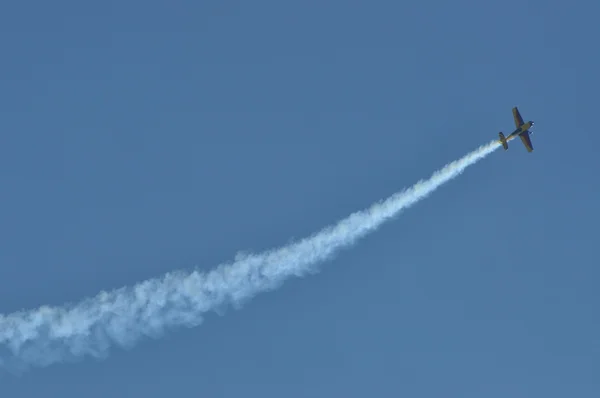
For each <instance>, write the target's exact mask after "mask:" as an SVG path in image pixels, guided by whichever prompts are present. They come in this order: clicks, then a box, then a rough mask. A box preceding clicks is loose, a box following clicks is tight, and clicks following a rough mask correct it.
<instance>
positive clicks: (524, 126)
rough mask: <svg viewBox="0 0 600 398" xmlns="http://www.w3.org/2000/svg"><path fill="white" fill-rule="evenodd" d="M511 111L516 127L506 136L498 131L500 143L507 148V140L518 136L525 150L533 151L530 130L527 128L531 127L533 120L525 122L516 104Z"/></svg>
mask: <svg viewBox="0 0 600 398" xmlns="http://www.w3.org/2000/svg"><path fill="white" fill-rule="evenodd" d="M512 113H513V118H514V119H515V126H516V127H517V129H516V130H515V131H513V132H512V133H511V134H510V135H509V136H508V137H505V136H504V134H502V132H500V133H499V135H500V142H501V143H502V146H503V147H504V150H507V149H508V141H510V140H512V139H513V138H516V137H517V136H519V137H520V138H521V141H523V145H525V148H527V152H531V151H533V145H531V138H530V136H531V131H530V130H529V129H530V128H532V127H533V121H531V120H530V121H528V122H527V123H524V122H523V118H522V117H521V114H520V113H519V110H518V109H517V107H516V106H515V107H514V108H512Z"/></svg>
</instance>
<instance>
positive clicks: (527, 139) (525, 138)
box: [519, 131, 533, 152]
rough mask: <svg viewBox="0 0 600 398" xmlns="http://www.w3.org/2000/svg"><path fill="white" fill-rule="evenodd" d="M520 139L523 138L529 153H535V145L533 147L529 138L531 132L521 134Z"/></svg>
mask: <svg viewBox="0 0 600 398" xmlns="http://www.w3.org/2000/svg"><path fill="white" fill-rule="evenodd" d="M519 137H521V141H523V145H525V148H527V152H531V151H533V145H531V138H529V131H528V132H526V133H523V134H521V135H520V136H519Z"/></svg>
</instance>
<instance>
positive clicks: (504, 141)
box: [498, 132, 508, 150]
mask: <svg viewBox="0 0 600 398" xmlns="http://www.w3.org/2000/svg"><path fill="white" fill-rule="evenodd" d="M498 135H499V136H500V142H501V143H502V146H503V147H504V150H507V149H508V143H507V142H506V137H505V136H504V134H502V132H500V133H498Z"/></svg>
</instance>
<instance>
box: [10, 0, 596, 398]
mask: <svg viewBox="0 0 600 398" xmlns="http://www.w3.org/2000/svg"><path fill="white" fill-rule="evenodd" d="M599 11H600V6H599V5H598V4H597V3H596V2H592V1H589V2H579V3H578V4H577V6H576V7H574V6H573V5H572V4H567V3H564V2H558V1H541V0H540V1H528V2H523V1H512V0H510V1H504V2H497V3H496V4H493V5H492V4H487V3H485V2H475V1H464V0H459V1H456V2H445V1H440V0H436V1H431V2H397V1H369V2H367V1H339V0H335V1H310V0H308V1H302V2H282V1H273V0H271V1H266V0H256V1H253V2H239V1H232V2H212V1H208V2H194V1H180V2H177V3H170V2H166V1H165V2H158V1H146V2H142V1H129V2H127V1H126V2H116V1H105V2H101V3H97V4H94V5H91V4H88V3H85V4H84V3H82V2H75V1H60V0H59V1H55V2H52V3H42V2H38V3H35V4H34V3H32V2H13V3H12V4H10V5H3V6H2V7H1V9H0V30H1V31H2V35H0V48H2V62H1V63H0V127H1V130H0V131H1V136H0V137H1V140H0V184H1V186H2V187H3V189H2V206H1V207H0V224H1V226H2V227H1V228H0V241H1V242H2V245H1V246H0V265H1V266H0V312H1V313H11V312H14V311H17V310H20V309H30V308H36V307H38V306H40V305H45V304H48V305H61V304H63V303H65V302H76V301H79V300H81V299H83V298H85V297H88V296H92V295H95V294H96V293H98V292H100V291H101V290H110V289H113V288H118V287H120V286H123V285H131V284H133V283H136V282H138V281H141V280H144V279H146V278H150V277H157V276H161V275H162V274H164V273H166V272H168V271H171V270H175V269H191V268H193V267H195V266H197V267H198V268H200V269H204V270H210V269H212V268H214V267H215V266H216V265H218V264H219V263H221V262H223V261H228V260H231V259H232V258H233V256H234V255H235V253H236V252H238V251H239V250H249V251H254V252H259V251H262V250H265V249H269V248H272V247H276V246H280V245H283V244H285V243H288V242H289V241H290V239H292V238H301V237H304V236H306V235H308V234H311V233H313V232H315V231H317V230H319V229H321V228H322V227H323V226H325V225H328V224H330V223H333V222H335V221H337V220H338V219H340V218H343V217H345V216H347V215H348V214H349V213H351V212H353V211H356V210H360V209H363V208H365V207H367V206H369V205H370V204H371V203H373V202H374V201H377V200H380V199H382V198H385V197H387V196H388V195H390V194H392V193H394V192H396V191H398V190H400V189H402V188H403V187H406V186H409V185H412V184H413V183H414V182H416V181H417V180H418V179H420V178H423V177H427V176H429V175H430V174H431V172H433V171H434V170H436V169H437V168H439V167H440V166H443V165H444V164H445V163H447V162H449V161H452V160H454V159H457V158H458V157H460V156H462V155H464V154H465V153H467V152H468V151H470V150H472V149H474V148H475V147H477V146H479V145H481V144H483V143H486V142H488V141H489V140H491V139H493V138H494V137H497V134H498V131H504V132H510V131H511V129H512V128H513V121H512V115H511V113H510V109H511V107H512V106H515V105H517V106H519V108H520V110H521V112H522V114H523V117H524V118H525V119H527V120H528V119H532V120H534V121H535V122H536V125H535V132H534V134H533V135H532V140H533V145H534V147H535V151H534V152H533V153H532V154H528V153H527V152H526V151H525V149H524V148H523V146H522V145H521V144H520V142H518V141H513V142H512V143H511V147H510V149H509V151H508V152H506V153H504V152H503V151H497V152H496V153H493V154H492V155H491V156H490V157H488V158H487V159H485V160H483V161H482V162H480V163H479V164H477V165H475V166H474V167H472V168H470V169H469V170H467V172H466V173H465V174H464V175H463V176H461V177H460V178H459V179H457V180H455V181H453V182H451V183H449V184H448V185H446V186H444V187H442V188H441V189H440V190H439V191H437V192H436V193H435V194H433V195H432V196H431V197H430V198H428V199H426V200H424V201H423V202H421V203H419V204H418V205H416V206H415V207H413V208H411V209H410V210H408V211H406V212H405V213H404V214H403V215H402V216H401V217H399V218H398V219H396V220H395V221H393V222H391V223H389V224H386V225H385V226H384V227H383V228H381V229H380V230H379V231H377V232H376V233H375V234H372V235H370V236H368V237H367V238H366V239H364V240H362V241H361V242H359V244H357V245H356V246H355V247H353V248H352V249H350V250H345V251H343V252H342V253H340V255H339V256H337V258H336V259H334V260H333V261H330V262H327V263H326V264H324V265H323V267H322V272H321V273H319V274H318V275H314V276H310V277H307V278H302V279H292V280H289V281H288V282H287V283H286V284H285V285H284V286H283V287H282V288H281V289H279V290H277V291H275V292H270V293H266V294H263V295H260V296H258V297H256V298H255V299H254V300H253V301H251V302H250V303H248V304H247V305H246V306H245V307H244V308H243V309H242V310H241V311H228V312H227V313H226V314H225V316H219V315H216V314H211V315H209V316H208V317H207V319H206V322H205V323H204V324H203V325H202V326H200V327H198V328H193V329H180V330H176V331H173V332H172V333H169V334H168V335H167V336H165V337H164V338H162V339H159V340H147V341H144V342H143V343H142V344H140V345H138V346H137V347H135V348H134V349H132V350H128V351H127V350H125V351H124V350H120V349H115V350H113V351H112V353H111V356H110V357H108V358H107V359H106V360H103V361H96V360H93V359H86V360H83V361H82V362H79V363H74V364H61V365H53V366H51V367H48V368H41V369H40V368H37V369H33V370H32V371H30V372H28V373H25V374H24V375H21V376H18V377H17V376H13V375H10V374H9V373H3V374H0V393H1V394H2V395H3V396H11V397H33V396H40V395H45V396H62V397H66V398H70V397H80V396H82V395H83V394H85V396H89V397H106V396H114V397H121V396H123V397H125V396H127V397H131V396H144V397H162V396H165V395H166V394H169V395H171V396H190V395H194V396H211V397H234V396H236V397H237V396H240V395H244V396H250V397H255V396H256V397H258V396H260V397H280V396H282V395H285V396H287V397H306V396H311V397H313V396H314V397H330V396H347V397H363V396H365V395H367V394H369V395H377V396H383V397H388V396H389V397H392V396H393V397H396V396H399V395H403V396H410V397H439V396H452V397H454V396H456V397H459V396H460V397H480V396H486V397H506V396H511V397H530V396H546V397H563V396H566V395H569V396H580V397H596V396H598V394H599V393H600V383H599V382H598V377H597V374H598V371H599V370H600V340H599V338H598V336H599V335H600V322H599V321H598V317H597V308H598V303H599V295H598V292H597V289H596V284H597V281H598V280H599V279H598V278H599V277H600V273H599V271H598V266H597V254H596V250H595V249H596V247H595V245H596V241H597V232H596V231H597V225H598V221H600V220H599V213H598V210H597V203H598V199H599V198H600V185H599V184H598V182H597V181H598V178H597V176H596V173H597V171H598V170H600V168H599V166H600V165H599V162H598V160H597V159H598V157H597V154H596V148H597V147H598V144H600V142H599V141H600V140H599V138H598V135H597V134H596V129H595V126H594V124H595V122H596V120H597V118H596V116H595V111H596V109H597V106H598V105H597V104H598V101H597V91H598V88H599V80H598V77H597V70H598V69H599V67H600V58H599V56H598V53H597V51H595V50H594V49H595V48H596V38H597V37H598V36H599V34H600V29H599V28H598V26H597V23H596V22H597V21H596V16H597V15H598V12H599Z"/></svg>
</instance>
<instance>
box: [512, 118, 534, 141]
mask: <svg viewBox="0 0 600 398" xmlns="http://www.w3.org/2000/svg"><path fill="white" fill-rule="evenodd" d="M532 126H533V122H532V121H528V122H527V123H523V125H521V126H520V127H519V128H517V129H516V130H515V131H513V132H512V133H511V134H510V135H509V136H508V137H506V138H507V139H508V138H511V137H516V136H518V135H521V134H523V133H525V132H526V131H528V130H529V129H530V128H531V127H532ZM529 133H530V134H531V131H529Z"/></svg>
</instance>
